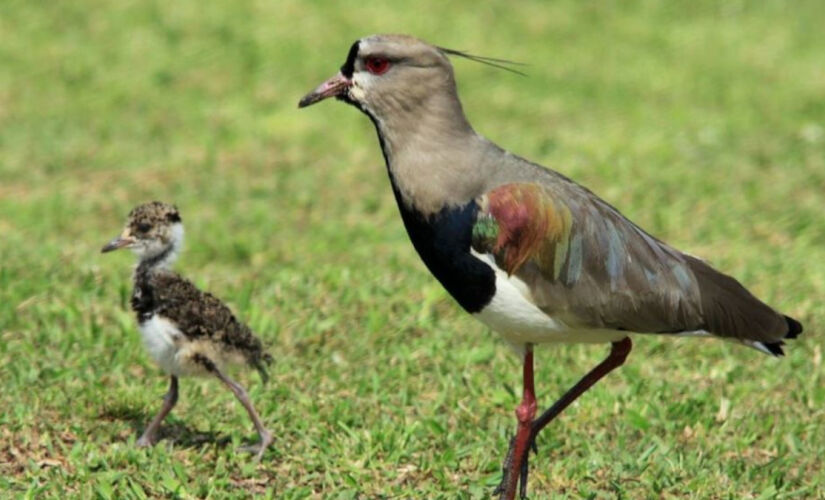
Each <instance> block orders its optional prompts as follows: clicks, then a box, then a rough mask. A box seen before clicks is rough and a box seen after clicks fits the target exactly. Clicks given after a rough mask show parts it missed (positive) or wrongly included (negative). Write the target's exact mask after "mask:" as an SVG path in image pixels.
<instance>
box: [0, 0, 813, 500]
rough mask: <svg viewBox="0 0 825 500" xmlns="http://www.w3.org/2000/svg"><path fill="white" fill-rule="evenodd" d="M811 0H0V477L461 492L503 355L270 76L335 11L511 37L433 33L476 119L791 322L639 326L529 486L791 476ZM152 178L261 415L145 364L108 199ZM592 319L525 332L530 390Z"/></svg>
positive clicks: (327, 42)
mask: <svg viewBox="0 0 825 500" xmlns="http://www.w3.org/2000/svg"><path fill="white" fill-rule="evenodd" d="M822 19H825V4H823V3H821V2H815V1H803V2H794V3H793V4H792V5H791V4H788V3H786V2H779V1H767V2H744V1H729V2H724V3H718V2H710V1H700V2H694V1H679V2H666V3H665V2H654V1H633V2H621V3H619V2H615V3H613V4H612V5H602V4H601V3H598V2H589V1H587V2H579V1H573V0H570V1H562V2H554V3H553V4H552V5H548V4H547V3H545V2H541V1H529V2H520V3H518V4H513V3H506V2H499V3H486V2H471V1H461V2H449V3H445V2H437V1H432V0H425V1H420V2H416V3H407V2H400V1H392V2H380V3H379V2H360V3H357V4H356V3H347V4H339V3H338V2H331V1H325V2H303V1H289V0H286V1H271V2H264V1H236V2H196V1H192V0H181V1H175V2H160V1H143V2H135V1H123V2H107V1H95V0H84V1H79V2H41V1H22V0H6V1H4V2H2V3H0V335H2V338H1V339H0V372H2V380H3V390H2V392H1V393H0V394H2V395H0V406H2V408H4V410H3V411H2V412H0V490H4V491H6V494H5V495H4V496H6V497H9V496H11V495H15V496H17V495H24V494H25V495H28V496H29V497H40V496H53V497H61V498H65V497H77V498H92V497H99V498H114V497H117V498H125V497H133V498H144V497H147V496H148V497H157V496H172V497H181V498H192V497H212V498H225V497H243V496H246V495H249V494H258V495H262V496H269V497H277V498H305V497H329V498H355V497H376V496H386V497H402V498H403V497H428V498H456V497H461V498H478V497H484V496H485V495H488V494H489V492H490V491H491V489H492V487H493V486H494V485H495V484H496V483H497V481H498V479H499V466H500V459H501V458H502V456H503V453H504V452H505V450H506V445H507V438H508V436H509V435H510V433H511V432H512V428H513V424H514V418H513V408H514V407H515V405H516V404H517V401H518V394H519V393H520V390H521V389H520V368H519V366H518V363H517V360H516V359H515V357H514V356H512V355H511V354H510V352H508V350H507V349H506V347H504V345H503V343H502V342H501V341H499V340H498V339H497V338H496V337H495V336H494V335H493V334H492V333H491V332H489V331H487V330H485V329H484V328H483V327H481V326H480V325H479V324H477V323H475V322H474V321H473V320H472V319H470V318H469V317H467V316H465V315H464V314H463V313H461V311H460V310H459V308H458V307H457V306H456V305H455V304H454V303H453V301H452V300H451V299H450V298H449V297H448V296H447V295H446V294H445V292H444V291H442V289H441V288H440V287H439V285H438V284H437V283H436V282H435V280H434V279H432V278H431V277H430V276H429V275H428V274H427V272H426V270H425V268H424V266H423V265H422V264H421V263H420V262H419V260H418V257H417V256H416V255H415V252H414V250H413V249H412V247H411V245H410V244H409V242H408V240H407V237H406V235H405V233H404V230H403V227H402V225H401V222H400V220H399V217H398V215H397V209H396V207H395V203H394V200H393V199H392V194H391V192H390V189H389V186H388V181H387V179H386V174H385V173H384V167H383V165H382V159H381V155H380V151H379V148H378V146H377V141H376V140H375V134H374V131H373V130H372V127H371V125H370V123H369V121H368V120H367V119H365V117H363V116H361V115H360V114H359V113H357V112H356V111H355V110H354V109H352V108H349V107H347V106H343V105H341V104H337V103H331V102H330V103H324V104H321V105H319V106H318V107H314V108H311V109H309V110H305V111H301V112H299V111H298V110H297V109H296V104H297V101H298V99H299V98H300V97H301V96H302V95H303V94H304V93H305V92H306V91H308V90H310V89H311V88H313V87H314V86H315V85H316V84H317V83H319V82H320V81H321V80H322V79H324V78H326V77H328V76H330V75H331V74H333V73H334V72H335V71H336V70H337V68H338V67H339V66H340V64H341V63H342V62H343V60H344V58H345V56H346V51H347V49H348V48H349V45H350V44H351V43H352V41H353V40H355V39H356V38H358V37H360V36H364V35H367V34H370V33H374V32H405V33H411V34H415V35H418V36H420V37H422V38H425V39H427V40H430V41H432V42H435V43H438V44H440V45H444V46H447V47H453V48H456V49H462V50H469V51H472V52H474V53H478V54H482V55H488V56H493V57H505V58H510V59H514V60H517V61H523V62H526V63H528V64H529V67H528V68H527V72H528V73H529V77H528V78H521V77H518V76H515V75H512V74H509V73H505V72H501V71H497V70H495V69H492V68H489V67H486V66H482V65H478V64H474V63H471V62H468V61H463V60H458V61H455V64H456V70H457V76H458V81H459V86H460V92H461V95H462V98H463V102H464V106H465V108H466V110H467V113H468V115H469V117H470V119H471V121H472V122H473V123H474V125H475V126H476V129H477V130H478V131H479V132H481V133H483V134H485V135H487V136H488V137H490V138H491V139H492V140H494V141H496V142H498V143H499V144H501V145H502V146H504V147H506V148H507V149H510V150H512V151H514V152H516V153H518V154H521V155H523V156H526V157H528V158H530V159H532V160H535V161H538V162H540V163H542V164H545V165H548V166H551V167H553V168H556V169H558V170H560V171H561V172H563V173H565V174H566V175H568V176H571V177H572V178H574V179H575V180H577V181H579V182H581V183H583V184H585V185H586V186H588V187H590V188H591V189H593V190H594V191H595V192H596V193H599V194H600V195H601V196H603V197H604V198H606V199H607V200H608V201H609V202H611V203H612V204H614V205H616V206H617V207H619V208H620V210H622V211H623V212H624V213H625V214H626V215H627V216H629V217H630V218H631V219H633V220H634V221H636V222H637V223H639V224H640V225H641V226H642V227H645V228H646V229H648V230H649V231H651V232H652V233H653V234H655V235H656V236H658V237H660V238H662V239H664V240H666V241H668V242H670V243H672V244H674V245H675V246H677V247H679V248H682V249H684V250H686V251H689V252H691V253H694V254H697V255H699V256H702V257H704V258H706V259H708V260H710V261H711V262H712V263H714V264H715V265H716V266H717V267H719V268H721V269H723V270H725V271H727V272H730V273H732V274H733V275H735V276H737V277H738V278H740V279H741V280H742V281H743V282H744V283H745V284H746V285H748V286H749V287H751V288H752V290H753V291H754V292H755V293H757V295H759V296H761V297H763V298H764V299H766V300H767V301H769V302H770V303H772V304H774V305H776V306H777V307H779V308H780V309H782V310H783V311H784V312H786V313H788V314H791V315H793V316H795V317H797V318H799V319H800V320H802V321H803V322H804V323H805V326H806V329H807V334H806V335H805V336H804V338H803V339H801V341H800V342H796V343H794V345H791V346H789V349H788V351H789V355H788V356H787V357H786V358H783V359H770V358H767V357H765V356H762V355H760V354H759V353H757V352H756V351H752V350H748V349H743V348H741V347H738V346H735V345H730V344H725V343H722V342H712V341H701V340H692V341H691V340H670V339H660V338H651V337H646V338H639V339H638V341H637V342H636V345H637V350H636V351H635V352H634V354H632V355H631V357H630V359H629V363H628V364H627V365H626V366H625V367H623V368H622V369H621V370H619V371H617V372H616V373H615V374H612V375H611V376H610V377H609V378H608V379H607V380H605V381H604V382H603V383H602V384H600V385H599V386H597V387H596V388H595V389H593V390H592V391H591V392H589V393H588V394H587V395H586V396H585V397H583V398H582V399H581V400H580V402H579V403H577V404H576V405H575V406H574V407H573V408H571V409H570V410H569V411H568V412H567V413H566V414H565V415H564V416H563V417H562V418H561V419H559V420H558V421H557V422H555V423H554V424H553V425H552V426H551V427H550V428H549V429H548V431H546V432H545V433H544V434H543V435H542V436H541V438H540V439H539V447H540V454H539V456H538V458H536V459H534V460H533V461H532V466H533V469H532V470H533V473H532V476H531V491H532V492H533V498H548V497H555V496H558V497H559V498H563V497H570V498H580V497H583V498H614V497H624V498H663V497H664V498H673V497H676V498H730V499H740V498H823V497H825V472H824V471H823V465H822V457H823V456H825V426H823V423H824V422H823V420H825V410H823V405H824V404H825V388H823V382H824V381H825V379H823V368H822V349H821V344H822V341H821V338H822V337H821V335H820V334H819V332H820V330H821V328H822V326H823V325H825V311H823V309H822V307H821V306H820V300H821V298H822V297H823V296H825V264H824V263H823V262H825V226H823V223H822V211H823V190H824V189H825V71H823V67H825V51H823V47H825V31H823V30H822ZM150 199H161V200H165V201H170V202H174V203H176V204H178V206H179V207H180V209H181V211H182V214H183V218H184V221H185V223H186V228H187V234H188V240H187V246H188V248H187V250H186V252H185V253H184V255H183V257H182V260H181V262H180V264H179V266H178V268H179V269H180V270H181V271H182V272H183V273H184V274H186V275H188V276H189V277H191V278H192V279H194V280H195V281H196V283H198V284H199V285H200V286H203V287H206V288H208V289H209V290H211V291H213V292H215V293H216V294H217V295H219V296H221V297H223V298H224V299H226V300H227V301H228V302H230V303H231V304H232V306H233V308H234V309H235V310H236V312H237V313H238V315H239V316H240V317H242V318H244V319H245V320H247V321H248V322H249V323H250V325H251V326H252V327H253V328H254V329H255V330H256V331H258V332H259V333H260V335H261V336H262V337H263V338H264V339H265V340H266V342H267V343H269V344H270V345H271V346H272V347H271V351H272V352H273V354H274V355H275V357H276V359H277V361H276V364H275V365H274V366H273V367H272V380H271V382H270V383H269V385H267V386H265V387H264V386H261V385H260V384H259V383H258V381H257V379H256V378H255V377H254V376H245V375H241V379H242V380H243V381H244V383H247V384H248V385H249V386H250V387H251V393H252V396H253V398H254V400H255V401H256V403H257V405H258V407H259V409H260V410H261V412H262V414H263V415H264V416H265V420H266V421H267V423H268V424H269V426H270V428H271V429H272V430H273V431H274V432H275V434H276V436H277V437H276V440H275V444H274V446H273V450H272V451H271V452H270V453H268V455H267V457H266V458H265V460H264V463H263V464H261V465H260V466H258V467H256V466H254V465H252V464H250V463H249V457H248V456H244V455H236V454H234V452H233V450H234V448H235V447H237V446H238V445H239V444H240V443H241V442H242V441H244V440H246V439H253V438H254V433H253V431H252V429H251V428H250V426H249V425H248V422H247V417H246V415H245V414H244V413H243V411H242V410H241V408H240V407H239V405H237V404H236V402H235V401H234V400H233V398H232V396H231V395H230V394H229V393H228V392H227V391H225V390H224V389H223V388H222V387H220V385H219V384H217V383H215V382H213V381H185V382H184V383H183V386H182V389H183V396H182V398H181V403H180V404H179V406H178V407H177V409H176V410H175V412H174V413H173V414H172V416H171V417H170V418H169V419H168V420H167V425H166V427H165V428H164V429H165V435H166V436H167V437H168V439H166V440H164V441H162V442H161V443H160V445H159V446H157V447H156V448H155V449H153V450H149V451H145V450H136V449H134V448H133V444H134V439H135V436H136V433H137V432H138V430H140V429H142V427H143V426H144V425H145V424H146V422H147V420H148V419H149V418H150V417H151V415H152V414H154V412H155V411H157V408H158V407H159V405H160V400H159V397H160V396H161V395H162V394H163V393H164V391H165V389H166V379H165V378H164V377H163V376H162V375H161V374H160V373H159V371H158V369H157V368H155V367H154V366H153V365H152V364H151V362H150V361H149V360H148V357H147V355H146V354H145V353H144V352H143V349H142V346H141V345H140V339H139V335H138V334H137V331H136V328H135V325H134V322H133V318H132V315H131V314H130V313H129V311H128V296H129V293H130V286H131V284H130V269H131V266H132V258H131V256H130V255H128V254H126V253H123V254H115V255H112V256H109V255H106V256H101V255H100V254H99V249H100V247H101V246H102V245H103V244H104V243H105V242H107V241H108V240H109V238H111V237H112V236H114V235H116V234H117V233H118V231H119V230H120V227H121V225H122V223H123V220H124V217H125V215H126V213H127V212H128V210H129V209H130V208H131V207H132V206H133V205H135V204H136V203H138V202H142V201H147V200H150ZM605 353H606V347H598V346H595V347H593V346H591V347H545V348H542V349H540V350H539V351H538V354H537V365H538V366H537V370H538V374H537V390H538V394H539V397H540V406H544V405H547V404H549V403H550V402H551V401H552V400H553V399H554V398H555V397H556V396H558V395H559V394H561V392H562V391H563V390H564V389H566V388H567V387H568V386H569V385H570V384H572V383H573V382H574V381H575V380H577V378H578V377H579V376H580V375H581V374H583V373H584V372H585V371H586V370H588V369H589V368H590V367H591V366H592V365H593V364H595V363H596V362H597V361H598V360H600V359H601V358H603V357H604V355H605Z"/></svg>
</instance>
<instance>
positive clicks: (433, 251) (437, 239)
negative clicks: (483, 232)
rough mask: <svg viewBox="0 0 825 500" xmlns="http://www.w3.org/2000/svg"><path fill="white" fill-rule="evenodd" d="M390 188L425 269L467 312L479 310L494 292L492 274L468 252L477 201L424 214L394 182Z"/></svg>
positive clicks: (485, 265)
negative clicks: (412, 205) (410, 203)
mask: <svg viewBox="0 0 825 500" xmlns="http://www.w3.org/2000/svg"><path fill="white" fill-rule="evenodd" d="M393 191H394V192H395V198H396V201H397V202H398V208H399V209H400V211H401V219H402V220H403V221H404V227H406V228H407V234H409V235H410V240H412V244H413V246H414V247H415V249H416V250H417V251H418V255H420V256H421V260H423V261H424V264H425V265H426V266H427V269H429V270H430V272H431V273H433V276H435V278H436V279H437V280H438V281H439V282H440V283H441V284H442V285H443V286H444V288H446V289H447V291H448V292H449V293H450V295H452V296H453V298H454V299H455V300H456V301H458V303H459V305H461V307H463V308H464V309H465V310H466V311H467V312H469V313H476V312H479V311H481V310H482V309H483V308H484V306H486V305H487V304H489V303H490V300H491V299H492V298H493V295H495V292H496V276H495V273H494V272H493V269H492V268H491V267H490V266H488V265H487V264H485V263H483V262H482V261H480V260H479V259H477V258H475V257H474V256H473V255H472V254H471V253H470V242H471V239H472V231H473V224H474V223H475V220H476V214H477V213H478V205H477V204H476V203H475V201H471V202H470V203H468V204H466V205H464V206H461V207H454V208H447V207H445V208H443V209H441V211H439V212H438V213H436V214H433V215H430V216H425V215H423V214H421V213H420V212H417V211H415V210H413V209H410V208H409V207H407V206H406V205H405V203H404V202H403V200H402V199H401V195H400V193H399V192H398V191H397V188H396V187H395V183H393Z"/></svg>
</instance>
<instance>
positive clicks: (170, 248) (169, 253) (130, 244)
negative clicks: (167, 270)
mask: <svg viewBox="0 0 825 500" xmlns="http://www.w3.org/2000/svg"><path fill="white" fill-rule="evenodd" d="M182 244H183V224H182V223H181V218H180V213H179V212H178V209H177V208H176V207H175V206H174V205H169V204H167V203H162V202H159V201H153V202H150V203H144V204H142V205H138V206H137V207H135V208H133V209H132V211H131V212H129V218H128V220H127V221H126V227H124V228H123V232H122V233H121V234H120V236H118V237H117V238H115V239H113V240H112V241H110V242H109V243H107V244H106V246H104V247H103V249H102V250H101V251H102V252H104V253H105V252H111V251H112V250H118V249H120V248H129V249H131V250H132V252H134V253H135V255H137V257H138V259H140V260H141V261H145V260H152V259H158V260H162V261H164V262H170V261H171V260H172V259H174V257H175V255H176V254H177V252H178V250H180V247H181V245H182Z"/></svg>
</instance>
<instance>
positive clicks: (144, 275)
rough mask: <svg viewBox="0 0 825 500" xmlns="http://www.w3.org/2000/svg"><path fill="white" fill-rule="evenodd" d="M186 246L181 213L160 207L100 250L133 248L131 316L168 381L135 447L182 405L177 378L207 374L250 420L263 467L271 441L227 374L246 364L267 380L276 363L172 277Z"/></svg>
mask: <svg viewBox="0 0 825 500" xmlns="http://www.w3.org/2000/svg"><path fill="white" fill-rule="evenodd" d="M182 243H183V225H182V222H181V218H180V214H179V213H178V210H177V208H176V207H174V206H172V205H168V204H166V203H161V202H157V201H155V202H151V203H145V204H143V205H139V206H137V207H135V208H134V209H133V210H132V211H131V212H130V213H129V219H128V221H127V223H126V227H125V228H124V230H123V233H122V234H121V235H120V236H119V237H118V238H115V239H114V240H112V241H111V242H110V243H109V244H108V245H106V246H105V247H103V251H104V252H108V251H111V250H116V249H118V248H130V249H132V251H134V252H135V254H136V255H137V256H138V260H139V263H138V265H137V268H136V269H135V273H134V289H133V292H132V299H131V306H132V310H133V311H134V312H135V313H136V316H137V321H138V326H139V329H140V332H141V334H142V336H143V341H144V345H145V346H146V348H147V350H148V351H149V353H150V355H151V356H152V358H153V359H154V360H155V361H156V362H157V363H158V365H160V367H161V368H162V369H163V370H164V371H165V372H167V373H168V374H169V375H170V376H171V384H170V387H169V392H168V393H167V395H166V397H165V398H164V404H163V407H162V408H161V411H160V413H159V414H158V415H157V416H156V417H155V418H154V419H153V420H152V422H151V423H150V424H149V426H148V427H147V429H146V431H145V432H144V433H143V435H142V436H141V437H140V439H138V441H137V444H138V445H139V446H149V445H152V444H154V442H155V440H156V433H157V430H158V428H159V427H160V423H161V422H162V421H163V419H164V418H165V417H166V415H167V414H168V413H169V411H171V409H172V407H173V406H174V405H175V403H176V402H177V394H178V377H179V376H183V375H195V374H201V375H204V374H208V375H214V376H216V377H217V378H218V379H220V380H221V381H222V382H223V383H224V384H225V385H226V386H227V387H228V388H229V389H230V390H231V391H232V392H233V394H235V396H236V397H237V398H238V400H239V401H240V402H241V404H242V405H243V406H244V408H245V409H246V410H247V412H248V413H249V416H250V418H251V419H252V422H253V423H254V424H255V428H256V430H257V431H258V434H259V435H260V437H261V442H260V443H259V444H258V445H255V446H252V447H249V451H253V452H255V453H256V460H260V458H261V456H262V455H263V452H264V451H265V449H266V447H267V446H268V445H269V444H270V443H271V442H272V436H271V434H270V433H269V431H267V430H266V429H265V428H264V426H263V423H262V422H261V420H260V417H259V416H258V414H257V412H256V411H255V409H254V407H253V406H252V403H251V401H249V397H248V395H247V394H246V391H245V390H244V389H243V388H242V387H241V386H240V385H239V384H238V383H237V382H235V381H233V380H232V379H230V378H229V377H227V376H226V375H225V374H224V373H223V369H224V367H225V365H227V364H229V363H233V362H240V363H245V364H248V365H250V366H253V367H254V368H256V369H257V370H258V371H259V372H260V374H261V377H262V378H263V379H264V380H266V378H267V375H266V371H265V368H264V364H266V363H269V362H271V361H272V357H271V356H270V355H269V354H268V353H266V352H265V351H264V349H263V345H262V343H261V341H260V340H259V339H258V338H257V337H255V335H254V334H253V333H252V331H251V330H250V329H249V327H247V326H246V325H245V324H243V323H242V322H240V321H238V319H237V318H236V317H235V315H234V314H233V313H232V311H231V310H230V309H229V308H228V307H227V306H226V305H225V304H224V303H223V302H221V301H220V300H219V299H218V298H217V297H215V296H214V295H212V294H210V293H206V292H202V291H201V290H198V288H197V287H196V286H195V285H194V284H192V282H190V281H188V280H186V279H185V278H183V277H182V276H180V275H179V274H177V273H175V272H173V271H171V270H170V269H169V266H171V264H172V262H173V261H174V260H175V258H176V256H177V253H178V252H179V251H180V247H181V245H182Z"/></svg>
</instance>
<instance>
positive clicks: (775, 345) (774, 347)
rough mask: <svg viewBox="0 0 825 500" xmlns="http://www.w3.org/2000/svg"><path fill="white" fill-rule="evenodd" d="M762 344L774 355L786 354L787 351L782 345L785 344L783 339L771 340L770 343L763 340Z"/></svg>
mask: <svg viewBox="0 0 825 500" xmlns="http://www.w3.org/2000/svg"><path fill="white" fill-rule="evenodd" d="M761 344H762V346H764V347H765V349H767V350H768V352H770V353H771V354H772V355H774V356H776V357H779V356H784V355H785V351H783V350H782V346H783V345H785V343H784V342H782V341H781V340H780V341H779V342H770V343H767V342H761Z"/></svg>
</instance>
